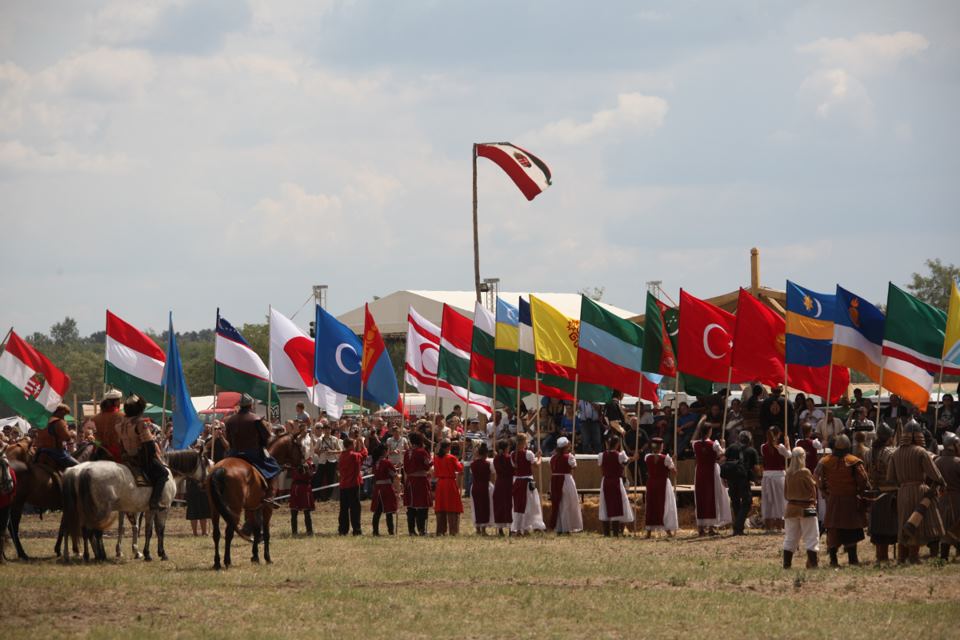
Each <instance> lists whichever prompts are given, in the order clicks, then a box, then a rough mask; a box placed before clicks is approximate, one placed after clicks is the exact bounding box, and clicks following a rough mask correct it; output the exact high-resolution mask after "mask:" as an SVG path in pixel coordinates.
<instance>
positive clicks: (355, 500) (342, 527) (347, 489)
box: [338, 438, 363, 536]
mask: <svg viewBox="0 0 960 640" xmlns="http://www.w3.org/2000/svg"><path fill="white" fill-rule="evenodd" d="M354 444H355V443H354V441H353V440H351V439H350V438H347V439H346V440H345V441H344V443H343V452H342V453H341V454H340V469H339V471H340V518H339V523H338V524H339V528H338V533H339V534H340V535H342V536H345V535H347V533H348V532H349V531H350V527H353V535H355V536H359V535H362V533H363V532H362V531H361V530H360V484H361V483H362V482H363V479H362V478H361V476H360V465H362V464H363V456H362V455H360V454H359V453H357V452H356V451H355V450H354Z"/></svg>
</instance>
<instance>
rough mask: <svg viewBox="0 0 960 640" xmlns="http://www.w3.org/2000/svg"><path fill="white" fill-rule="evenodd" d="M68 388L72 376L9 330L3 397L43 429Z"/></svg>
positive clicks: (1, 359) (1, 362) (0, 380)
mask: <svg viewBox="0 0 960 640" xmlns="http://www.w3.org/2000/svg"><path fill="white" fill-rule="evenodd" d="M69 388H70V376H68V375H67V374H65V373H64V372H63V371H60V369H57V368H56V367H55V366H53V363H52V362H50V361H49V360H48V359H47V358H46V356H44V355H43V354H42V353H40V352H39V351H37V350H36V349H34V348H33V347H31V346H30V345H29V344H27V343H26V342H24V341H23V340H22V339H21V338H20V336H18V335H17V334H16V332H14V331H12V330H11V331H10V338H9V339H8V340H7V345H6V348H5V349H4V351H3V355H0V400H3V401H4V402H5V403H6V404H7V405H9V406H10V408H11V409H13V410H14V411H16V412H17V413H18V414H20V415H21V416H23V417H24V418H26V419H27V421H28V422H30V423H32V424H33V425H35V426H38V427H40V428H41V429H42V428H43V427H45V426H46V425H47V420H48V418H49V417H50V414H51V413H53V411H54V409H56V408H57V405H58V404H60V403H61V402H63V398H64V396H66V395H67V389H69Z"/></svg>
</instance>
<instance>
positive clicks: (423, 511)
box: [403, 433, 433, 536]
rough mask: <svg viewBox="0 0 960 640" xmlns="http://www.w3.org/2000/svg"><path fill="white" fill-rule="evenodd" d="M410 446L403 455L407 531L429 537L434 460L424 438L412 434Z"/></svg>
mask: <svg viewBox="0 0 960 640" xmlns="http://www.w3.org/2000/svg"><path fill="white" fill-rule="evenodd" d="M410 446H411V447H412V448H410V449H407V452H406V453H405V454H404V455H403V472H404V477H405V484H404V487H403V504H404V506H406V507H407V531H408V533H409V534H410V535H411V536H413V535H421V536H425V535H427V512H428V511H429V509H430V503H431V502H432V499H431V496H430V479H429V478H428V477H427V474H429V473H430V469H431V468H433V458H432V456H431V455H430V452H428V451H427V450H426V448H425V447H424V444H423V436H422V435H420V434H419V433H411V434H410Z"/></svg>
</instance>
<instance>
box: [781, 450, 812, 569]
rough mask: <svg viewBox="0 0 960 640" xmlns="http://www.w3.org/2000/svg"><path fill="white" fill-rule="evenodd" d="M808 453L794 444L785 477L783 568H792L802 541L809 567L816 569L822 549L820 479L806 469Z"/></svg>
mask: <svg viewBox="0 0 960 640" xmlns="http://www.w3.org/2000/svg"><path fill="white" fill-rule="evenodd" d="M806 462H807V452H806V451H804V450H803V448H802V447H795V448H794V449H793V451H791V452H790V466H789V467H788V468H787V471H786V476H785V479H784V488H783V493H784V496H785V497H786V500H787V505H786V508H785V509H784V512H783V516H784V521H785V523H786V527H785V528H786V531H785V533H784V536H783V568H784V569H789V568H790V566H791V564H792V562H793V554H794V553H795V552H796V551H797V545H798V544H799V543H800V542H803V545H804V547H805V548H806V551H807V569H816V568H817V564H818V556H817V554H818V553H819V552H820V530H819V528H818V527H817V482H816V480H815V479H814V477H813V474H812V473H810V469H807V464H806Z"/></svg>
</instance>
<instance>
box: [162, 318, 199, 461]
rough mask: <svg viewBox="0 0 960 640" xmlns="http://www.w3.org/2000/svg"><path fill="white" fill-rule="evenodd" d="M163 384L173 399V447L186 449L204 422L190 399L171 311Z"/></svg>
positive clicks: (197, 436) (195, 437)
mask: <svg viewBox="0 0 960 640" xmlns="http://www.w3.org/2000/svg"><path fill="white" fill-rule="evenodd" d="M163 386H164V390H165V391H166V393H167V394H168V395H169V396H170V398H171V399H172V400H173V448H174V449H186V448H187V447H189V446H190V445H192V444H193V443H194V442H196V441H197V438H199V437H200V434H201V433H203V422H201V421H200V416H198V415H197V410H196V409H195V408H194V406H193V401H192V400H191V399H190V389H188V388H187V381H186V379H185V378H184V376H183V364H182V363H181V362H180V349H179V348H178V347H177V334H175V333H174V332H173V312H172V311H171V312H170V332H169V334H168V337H167V362H166V364H165V366H164V368H163Z"/></svg>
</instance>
